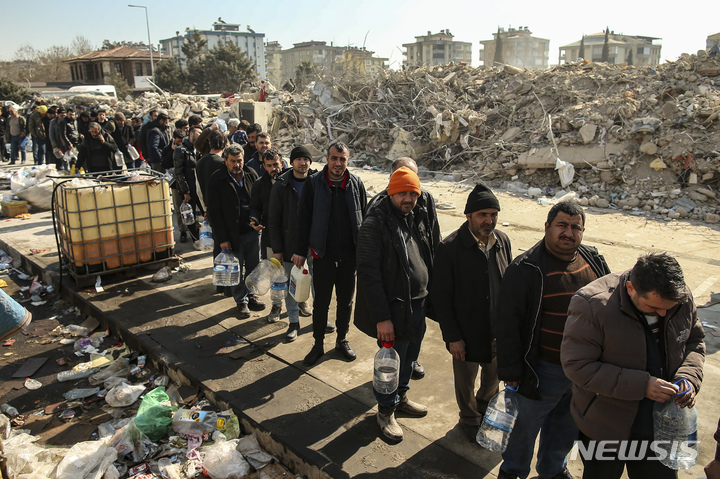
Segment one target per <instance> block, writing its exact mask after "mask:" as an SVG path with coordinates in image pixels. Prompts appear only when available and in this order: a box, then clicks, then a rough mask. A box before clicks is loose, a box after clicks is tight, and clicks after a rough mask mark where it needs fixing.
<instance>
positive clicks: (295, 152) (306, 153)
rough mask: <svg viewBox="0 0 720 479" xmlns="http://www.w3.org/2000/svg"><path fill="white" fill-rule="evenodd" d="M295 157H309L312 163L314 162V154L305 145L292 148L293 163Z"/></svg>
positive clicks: (291, 158)
mask: <svg viewBox="0 0 720 479" xmlns="http://www.w3.org/2000/svg"><path fill="white" fill-rule="evenodd" d="M295 158H309V159H310V163H312V155H311V154H310V150H308V149H307V148H305V147H304V146H296V147H295V148H293V149H292V151H291V152H290V163H292V162H293V160H294V159H295Z"/></svg>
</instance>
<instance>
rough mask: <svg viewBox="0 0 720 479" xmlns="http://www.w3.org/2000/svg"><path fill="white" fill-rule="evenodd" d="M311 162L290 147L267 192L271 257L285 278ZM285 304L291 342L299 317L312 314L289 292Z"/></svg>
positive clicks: (287, 337)
mask: <svg viewBox="0 0 720 479" xmlns="http://www.w3.org/2000/svg"><path fill="white" fill-rule="evenodd" d="M311 163H312V155H311V154H310V151H308V149H307V148H305V147H304V146H297V147H295V148H293V149H292V151H291V152H290V164H291V165H292V168H291V169H289V170H287V171H285V172H283V173H281V174H279V175H278V180H277V181H276V182H275V184H274V185H273V187H272V191H271V192H270V211H269V214H268V230H269V232H270V234H269V235H268V236H269V237H270V246H271V247H272V253H273V254H272V256H273V258H276V259H277V260H278V261H280V262H282V263H283V265H284V266H285V274H287V275H288V277H290V272H291V271H292V267H293V263H292V257H293V253H294V251H295V249H294V247H295V234H296V231H297V208H298V201H299V200H300V195H302V191H303V189H304V187H305V185H306V184H307V180H308V178H309V176H310V175H312V174H314V173H317V171H315V170H310V164H311ZM308 266H309V267H310V268H311V269H312V263H311V261H308ZM311 274H312V271H311ZM313 294H314V293H313ZM285 307H286V308H287V313H288V321H289V323H290V325H289V326H288V330H287V333H286V334H285V341H287V342H292V341H295V339H297V335H298V334H299V333H300V316H310V315H311V314H312V313H311V312H310V308H309V307H308V305H307V303H306V302H302V303H298V302H297V301H295V298H293V297H292V295H290V294H289V293H286V294H285Z"/></svg>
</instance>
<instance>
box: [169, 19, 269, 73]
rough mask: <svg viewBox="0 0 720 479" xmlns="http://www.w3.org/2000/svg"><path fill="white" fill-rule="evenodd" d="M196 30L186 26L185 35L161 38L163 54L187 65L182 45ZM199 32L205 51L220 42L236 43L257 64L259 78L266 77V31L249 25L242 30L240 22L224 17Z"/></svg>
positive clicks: (176, 34)
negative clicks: (254, 29) (204, 42)
mask: <svg viewBox="0 0 720 479" xmlns="http://www.w3.org/2000/svg"><path fill="white" fill-rule="evenodd" d="M194 32H195V30H193V29H190V28H186V29H185V34H184V35H181V34H180V32H175V36H174V37H172V38H166V39H164V40H160V45H162V52H163V54H165V55H167V56H170V57H172V58H175V59H177V61H178V63H179V64H180V66H183V67H185V66H186V62H187V58H186V57H185V54H184V53H183V51H182V46H183V44H184V43H185V42H186V41H187V39H188V38H189V37H190V36H191V35H192V34H193V33H194ZM197 32H198V34H199V35H200V37H201V38H202V39H203V40H205V41H206V42H207V43H206V45H205V47H204V50H205V51H208V50H210V49H212V48H213V47H216V46H218V45H220V43H223V44H228V43H233V44H235V46H237V47H238V48H239V49H240V50H242V51H243V52H244V53H245V55H247V56H248V58H249V59H250V61H251V62H253V63H254V64H255V73H257V76H258V78H260V79H261V80H265V79H266V77H267V72H266V70H265V43H264V41H265V34H264V33H257V32H255V31H253V30H252V29H251V28H250V26H249V25H248V27H247V31H241V30H240V24H237V23H226V22H224V21H223V20H222V18H218V21H217V22H214V23H213V24H212V30H197Z"/></svg>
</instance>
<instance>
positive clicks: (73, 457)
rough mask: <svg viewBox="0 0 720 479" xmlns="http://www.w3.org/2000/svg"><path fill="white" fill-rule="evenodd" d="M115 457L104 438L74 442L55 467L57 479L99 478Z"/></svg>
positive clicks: (115, 452)
mask: <svg viewBox="0 0 720 479" xmlns="http://www.w3.org/2000/svg"><path fill="white" fill-rule="evenodd" d="M115 459H117V451H116V450H115V449H113V448H112V447H110V446H108V442H107V440H106V439H100V440H99V441H85V442H79V443H77V444H75V445H74V446H73V447H71V448H70V450H69V451H68V452H67V454H65V457H64V458H63V460H62V461H60V464H58V467H57V479H89V478H92V479H100V478H101V477H102V476H103V474H104V473H105V471H106V470H107V468H108V467H109V466H110V464H112V463H113V461H115Z"/></svg>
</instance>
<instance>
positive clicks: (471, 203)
mask: <svg viewBox="0 0 720 479" xmlns="http://www.w3.org/2000/svg"><path fill="white" fill-rule="evenodd" d="M486 208H495V209H496V210H498V211H500V202H499V201H498V199H497V198H496V197H495V194H494V193H493V192H492V190H490V188H489V187H488V185H486V184H485V183H483V182H482V181H481V182H480V183H478V184H477V185H475V188H474V189H473V190H472V192H471V193H470V195H469V196H468V199H467V203H465V214H466V215H467V214H470V213H473V212H475V211H478V210H484V209H486Z"/></svg>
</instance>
